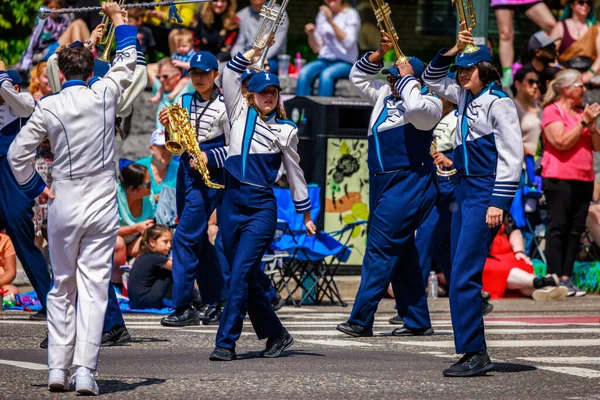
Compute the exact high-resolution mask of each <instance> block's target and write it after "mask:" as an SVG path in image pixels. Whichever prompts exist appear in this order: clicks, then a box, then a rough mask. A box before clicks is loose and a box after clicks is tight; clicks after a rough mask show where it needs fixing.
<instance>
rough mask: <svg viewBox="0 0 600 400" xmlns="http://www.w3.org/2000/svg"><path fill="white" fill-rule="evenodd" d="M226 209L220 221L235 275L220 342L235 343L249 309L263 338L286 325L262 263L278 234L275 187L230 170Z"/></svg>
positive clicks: (225, 345)
mask: <svg viewBox="0 0 600 400" xmlns="http://www.w3.org/2000/svg"><path fill="white" fill-rule="evenodd" d="M222 209H223V213H222V217H221V218H220V219H219V225H220V226H221V227H222V228H223V230H222V233H223V248H224V250H225V255H226V256H227V259H228V261H229V265H230V266H231V278H230V281H229V298H228V299H227V303H226V305H225V310H224V312H223V314H222V316H221V323H220V325H219V330H218V332H217V340H216V344H217V346H218V347H223V348H226V349H234V348H235V343H236V342H237V340H238V339H239V337H240V335H241V333H242V327H243V322H244V317H245V316H246V312H247V313H248V315H249V316H250V321H251V322H252V326H253V327H254V331H255V332H256V335H257V336H258V338H259V339H265V338H268V337H270V336H274V335H277V334H279V333H281V332H282V331H283V326H282V325H281V322H280V321H279V318H277V314H275V311H273V307H272V306H271V304H270V302H269V299H268V297H267V293H266V290H265V284H264V283H265V280H268V278H267V277H266V275H265V273H264V272H263V271H262V270H261V268H260V265H261V259H262V256H263V254H264V253H265V251H266V250H267V249H268V247H269V245H270V243H271V241H272V240H273V236H274V235H275V227H276V224H277V202H276V200H275V195H274V194H273V190H272V189H270V188H269V189H266V188H260V187H256V186H251V185H245V184H243V183H240V182H239V181H237V180H236V179H235V178H233V177H232V176H231V175H228V176H227V189H226V190H225V197H224V199H223V206H222Z"/></svg>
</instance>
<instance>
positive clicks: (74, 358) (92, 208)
mask: <svg viewBox="0 0 600 400" xmlns="http://www.w3.org/2000/svg"><path fill="white" fill-rule="evenodd" d="M52 190H53V192H54V195H55V199H54V200H53V201H52V202H51V203H50V206H49V209H48V244H49V248H50V258H51V261H52V270H53V271H52V272H53V277H54V279H53V281H54V282H53V287H52V289H51V290H50V293H49V294H48V338H49V342H48V344H49V345H48V366H49V368H60V369H67V368H69V367H71V366H72V365H76V366H84V367H87V368H90V369H92V370H95V369H96V366H97V363H98V353H99V351H100V342H101V340H102V327H103V324H104V314H105V313H106V305H107V302H108V282H109V279H110V271H111V267H112V257H113V253H114V250H115V245H116V241H117V232H118V229H119V215H118V209H117V201H116V181H115V176H114V173H110V174H109V173H107V172H103V173H101V174H97V175H93V176H88V177H84V178H78V179H72V180H55V181H54V182H53V183H52ZM76 306H77V310H76V309H75V307H76Z"/></svg>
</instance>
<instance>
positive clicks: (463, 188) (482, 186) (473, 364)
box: [423, 25, 523, 377]
mask: <svg viewBox="0 0 600 400" xmlns="http://www.w3.org/2000/svg"><path fill="white" fill-rule="evenodd" d="M462 29H463V30H462V31H461V32H460V33H459V35H458V40H457V43H456V45H455V46H454V47H453V48H451V49H449V50H448V49H443V50H441V51H440V52H439V53H438V55H437V56H436V57H435V58H434V59H433V61H431V63H430V64H429V66H428V67H427V69H426V70H425V73H424V74H423V79H424V81H425V83H426V84H427V85H428V86H429V88H430V89H431V90H432V91H434V92H435V93H437V94H438V95H440V96H441V97H443V98H445V99H447V100H449V101H451V102H453V103H455V104H458V125H457V129H456V138H455V146H454V166H455V168H456V169H457V171H458V175H459V179H458V186H457V189H456V202H457V210H456V211H455V212H454V214H453V217H452V233H451V248H452V251H451V252H452V273H451V277H450V311H451V313H452V328H453V329H454V343H455V345H456V352H457V353H464V356H463V357H462V358H461V359H460V360H459V361H458V362H457V363H456V364H454V365H452V366H451V367H450V368H448V369H446V370H444V375H445V376H458V377H462V376H474V375H482V374H485V373H486V372H487V371H490V370H491V369H493V367H494V365H493V363H492V362H491V361H490V357H489V355H488V353H487V349H486V344H485V337H484V327H483V316H482V312H481V310H482V307H481V305H482V297H481V288H482V281H481V277H482V272H483V266H484V264H485V258H486V256H487V254H488V251H489V247H490V245H491V242H492V240H493V238H494V236H495V235H496V233H497V232H498V229H499V227H500V225H501V223H502V220H503V216H504V213H505V212H508V211H509V209H510V206H511V203H512V200H513V197H514V195H515V192H516V190H517V187H518V185H519V177H520V174H521V165H522V162H523V144H522V139H521V128H520V126H519V118H518V116H517V111H516V108H515V105H514V103H513V102H512V100H511V99H510V98H508V96H507V95H506V93H504V92H503V91H502V89H501V87H500V85H499V80H500V74H499V73H498V71H497V70H496V69H495V68H494V67H493V66H492V65H491V60H492V55H491V53H490V52H489V50H488V49H487V48H486V47H483V46H482V47H480V48H479V50H478V51H476V52H473V53H461V51H462V50H463V49H464V48H465V46H466V44H468V43H473V37H472V34H471V32H470V31H469V30H465V25H462ZM455 58H456V61H455ZM453 61H454V62H455V63H454V65H453V66H452V67H450V65H451V64H452V62H453ZM449 69H451V70H457V74H456V79H452V78H449V77H448V76H447V72H448V70H449Z"/></svg>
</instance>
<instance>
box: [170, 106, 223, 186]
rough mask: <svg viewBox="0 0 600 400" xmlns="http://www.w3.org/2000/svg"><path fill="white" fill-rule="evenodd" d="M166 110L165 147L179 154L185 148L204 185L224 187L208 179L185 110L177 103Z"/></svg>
mask: <svg viewBox="0 0 600 400" xmlns="http://www.w3.org/2000/svg"><path fill="white" fill-rule="evenodd" d="M168 110H169V129H166V130H165V136H166V137H165V139H166V140H165V147H166V148H167V150H169V151H170V152H171V153H173V154H181V153H182V152H183V151H184V150H186V151H187V153H188V154H189V156H190V158H191V159H192V160H194V163H195V165H196V166H195V168H196V169H197V170H198V172H200V175H201V176H202V180H203V181H204V184H205V185H206V186H208V187H209V188H213V189H223V188H225V186H223V185H220V184H218V183H214V182H212V181H211V180H210V173H209V172H208V167H207V165H206V163H205V162H204V158H203V157H202V150H200V145H199V144H198V139H197V137H196V131H195V130H194V128H193V127H192V123H191V122H190V116H189V114H188V112H187V110H186V109H185V108H183V107H181V106H180V105H179V104H177V103H175V104H173V105H171V106H169V108H168Z"/></svg>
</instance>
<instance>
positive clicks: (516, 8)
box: [492, 0, 544, 12]
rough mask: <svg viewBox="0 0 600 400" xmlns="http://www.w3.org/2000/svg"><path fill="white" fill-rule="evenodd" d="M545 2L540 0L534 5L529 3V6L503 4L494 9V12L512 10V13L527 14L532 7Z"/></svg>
mask: <svg viewBox="0 0 600 400" xmlns="http://www.w3.org/2000/svg"><path fill="white" fill-rule="evenodd" d="M543 2H544V1H543V0H538V1H534V2H533V3H527V4H503V5H500V6H495V7H492V8H493V9H494V10H512V11H515V12H517V11H520V12H525V11H527V10H529V9H530V8H531V7H533V6H537V5H538V4H540V3H543Z"/></svg>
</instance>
